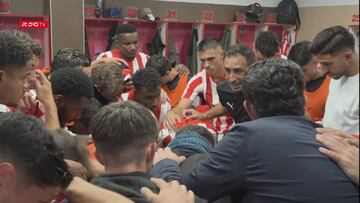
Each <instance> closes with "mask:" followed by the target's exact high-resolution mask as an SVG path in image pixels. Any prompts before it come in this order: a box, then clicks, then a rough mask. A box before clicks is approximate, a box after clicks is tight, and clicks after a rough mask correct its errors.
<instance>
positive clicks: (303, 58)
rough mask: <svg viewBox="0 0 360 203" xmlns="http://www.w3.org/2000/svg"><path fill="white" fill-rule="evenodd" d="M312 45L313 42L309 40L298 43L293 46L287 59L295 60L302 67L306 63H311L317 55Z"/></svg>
mask: <svg viewBox="0 0 360 203" xmlns="http://www.w3.org/2000/svg"><path fill="white" fill-rule="evenodd" d="M310 47H311V42H309V41H302V42H299V43H296V44H295V45H294V46H292V47H291V49H290V51H289V54H288V58H287V59H288V60H292V61H294V62H295V63H297V64H299V65H300V66H301V67H303V66H305V65H306V64H308V63H310V61H311V59H312V58H313V57H315V55H314V54H313V53H311V51H310Z"/></svg>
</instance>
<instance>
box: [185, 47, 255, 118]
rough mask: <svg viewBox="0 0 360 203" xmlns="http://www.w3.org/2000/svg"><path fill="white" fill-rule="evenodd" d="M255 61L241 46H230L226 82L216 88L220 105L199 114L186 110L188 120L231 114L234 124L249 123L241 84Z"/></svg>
mask: <svg viewBox="0 0 360 203" xmlns="http://www.w3.org/2000/svg"><path fill="white" fill-rule="evenodd" d="M254 61H255V55H254V52H253V51H252V50H251V49H250V48H248V47H246V46H244V45H242V44H236V45H233V46H231V47H230V48H229V49H228V50H227V51H226V52H225V59H224V65H225V72H226V78H227V80H225V81H222V82H221V83H219V84H218V86H217V92H218V95H219V99H220V103H219V104H217V105H216V106H215V107H214V108H212V109H211V110H209V111H207V112H205V113H199V112H197V111H195V110H192V109H190V110H187V111H186V113H187V115H190V116H189V117H190V118H194V119H199V120H207V119H212V118H216V117H219V116H222V115H225V114H226V113H227V112H230V113H231V116H232V117H233V119H234V121H235V123H241V122H244V121H249V120H250V118H249V116H248V115H247V113H246V111H245V109H244V107H243V102H244V95H243V93H242V92H241V83H242V80H243V78H244V76H245V72H246V71H247V68H248V66H250V65H251V64H253V63H254Z"/></svg>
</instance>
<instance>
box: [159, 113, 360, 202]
mask: <svg viewBox="0 0 360 203" xmlns="http://www.w3.org/2000/svg"><path fill="white" fill-rule="evenodd" d="M315 135H316V131H315V128H314V124H313V123H312V122H311V121H308V120H306V119H304V118H303V117H300V116H276V117H266V118H261V119H257V120H254V121H250V122H244V123H240V124H236V125H235V127H234V128H232V129H231V132H229V133H228V134H227V135H226V136H224V138H223V139H222V140H221V141H220V142H219V143H218V144H217V145H216V146H215V148H214V150H213V151H212V152H210V155H209V158H208V159H206V160H203V161H200V162H199V164H198V165H197V166H196V167H195V168H194V169H193V170H192V171H191V172H190V174H189V175H187V176H185V177H184V179H183V183H184V184H185V185H186V186H187V187H188V188H189V189H191V190H193V191H194V193H195V194H196V195H198V196H199V197H201V198H204V199H208V200H214V199H217V198H218V197H221V196H224V195H227V194H230V195H231V196H232V202H242V203H255V202H261V203H273V202H276V203H292V202H302V203H314V202H316V203H338V202H341V203H352V202H358V201H359V188H358V187H357V186H355V185H354V184H353V183H352V182H351V181H350V180H349V178H348V177H347V176H346V175H345V174H344V172H343V171H342V170H341V169H340V168H339V167H338V166H337V164H336V163H335V162H333V161H332V160H330V159H329V158H328V157H326V156H325V155H323V154H321V153H320V151H319V147H320V146H322V145H321V144H320V143H318V142H317V141H316V139H315ZM162 164H165V162H163V163H162Z"/></svg>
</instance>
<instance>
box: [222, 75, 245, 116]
mask: <svg viewBox="0 0 360 203" xmlns="http://www.w3.org/2000/svg"><path fill="white" fill-rule="evenodd" d="M216 89H217V92H218V95H219V99H220V103H221V105H223V106H224V107H225V108H226V109H227V110H228V111H229V112H230V113H231V116H232V117H233V119H234V120H235V123H241V122H245V121H250V117H249V115H248V114H247V112H246V111H245V108H244V106H243V103H244V94H243V93H242V92H236V91H234V90H232V89H231V87H230V85H229V82H228V81H226V80H225V81H222V82H221V83H219V84H218V85H217V88H216Z"/></svg>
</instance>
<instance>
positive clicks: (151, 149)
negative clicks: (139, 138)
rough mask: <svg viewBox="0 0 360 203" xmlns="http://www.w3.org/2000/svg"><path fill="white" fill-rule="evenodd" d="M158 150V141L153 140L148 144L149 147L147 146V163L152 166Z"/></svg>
mask: <svg viewBox="0 0 360 203" xmlns="http://www.w3.org/2000/svg"><path fill="white" fill-rule="evenodd" d="M156 150H157V144H156V142H152V143H151V144H149V145H148V147H147V148H146V152H145V153H146V163H147V165H149V166H150V167H151V166H152V164H153V162H154V157H155V152H156Z"/></svg>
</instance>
